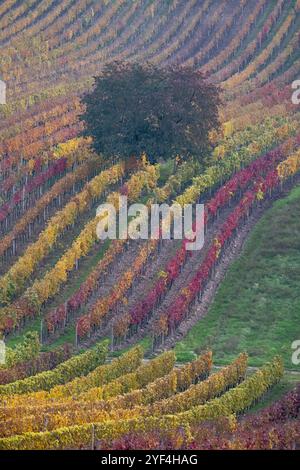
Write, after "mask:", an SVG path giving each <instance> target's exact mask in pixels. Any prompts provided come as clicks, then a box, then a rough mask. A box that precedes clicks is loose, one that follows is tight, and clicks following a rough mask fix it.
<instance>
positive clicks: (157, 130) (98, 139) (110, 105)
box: [81, 62, 220, 162]
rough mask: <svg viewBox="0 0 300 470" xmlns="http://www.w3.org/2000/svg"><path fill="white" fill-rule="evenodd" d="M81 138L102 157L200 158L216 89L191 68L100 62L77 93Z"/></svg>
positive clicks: (214, 122) (213, 123)
mask: <svg viewBox="0 0 300 470" xmlns="http://www.w3.org/2000/svg"><path fill="white" fill-rule="evenodd" d="M83 103H84V104H85V106H86V108H85V112H84V114H83V115H82V116H81V119H82V120H83V121H84V122H85V131H84V135H85V136H92V137H93V140H94V147H95V150H96V151H97V152H101V153H102V154H103V155H104V156H106V157H107V158H110V157H112V156H117V157H119V158H122V159H124V158H125V159H126V158H130V157H133V156H134V157H136V158H138V157H139V156H140V155H141V154H142V153H143V152H145V153H146V154H147V156H148V158H149V160H150V161H151V162H156V161H157V159H158V158H159V157H162V158H168V157H175V156H176V155H178V154H180V155H181V156H182V157H183V158H189V157H191V156H192V157H194V158H198V159H199V160H202V159H203V158H204V157H205V156H206V155H207V152H208V150H209V148H210V144H209V138H208V135H209V132H210V131H211V130H213V129H217V128H218V126H219V121H218V106H219V104H220V98H219V92H218V89H217V88H216V87H215V86H214V85H212V84H209V83H207V82H206V81H205V79H204V78H203V75H202V74H201V73H200V72H198V71H195V70H193V69H192V68H182V67H179V66H172V67H168V68H158V67H156V66H154V65H152V64H149V63H147V64H145V65H139V64H128V63H117V62H115V63H113V64H109V65H106V66H105V67H104V69H103V71H102V72H101V74H100V75H99V76H98V77H95V86H94V89H93V91H92V92H91V93H89V94H86V95H85V96H84V97H83Z"/></svg>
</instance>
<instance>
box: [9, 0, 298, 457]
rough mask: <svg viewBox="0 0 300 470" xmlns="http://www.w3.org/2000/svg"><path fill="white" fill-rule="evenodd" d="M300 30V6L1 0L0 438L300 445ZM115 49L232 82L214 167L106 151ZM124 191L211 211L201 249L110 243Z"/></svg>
mask: <svg viewBox="0 0 300 470" xmlns="http://www.w3.org/2000/svg"><path fill="white" fill-rule="evenodd" d="M299 31H300V0H276V1H275V0H274V1H273V0H240V1H238V2H237V1H236V0H224V1H218V0H188V1H179V0H137V1H134V2H132V1H130V0H101V1H96V0H63V1H61V2H57V1H54V0H38V1H36V0H27V1H26V2H25V1H21V2H20V1H19V0H4V1H3V2H1V4H0V46H1V57H0V79H1V80H0V85H1V81H3V82H4V83H5V84H6V97H5V104H0V340H2V338H3V340H2V341H1V343H3V344H5V361H4V363H1V362H0V449H1V450H46V449H84V450H86V449H97V450H100V449H101V450H103V449H105V450H110V449H111V450H112V449H117V450H124V449H132V450H133V449H190V450H193V449H206V450H208V449H209V450H211V449H231V450H241V449H300V369H299V367H300V366H299V363H300V359H298V361H297V360H296V361H295V360H294V359H292V355H293V349H296V347H295V348H293V346H292V344H294V343H295V342H297V341H298V344H299V345H300V322H299V294H298V293H299V279H300V271H299V266H300V264H299V263H300V258H299V253H300V244H299V230H300V222H299V221H300V217H299V216H300V213H299V202H300V190H299V182H300V105H299V104H298V105H297V104H294V102H293V100H292V94H293V88H292V83H293V82H294V81H296V80H299V79H300V75H299V70H300V33H299ZM116 61H118V62H123V61H124V62H126V64H136V63H138V64H149V63H150V64H153V65H154V66H155V67H160V68H167V67H173V66H174V67H175V66H178V65H179V66H183V67H187V68H191V69H193V70H197V71H200V72H202V74H203V77H204V78H205V80H206V82H207V83H208V84H209V85H216V86H217V87H218V90H219V93H220V97H221V105H220V107H219V121H220V126H219V129H218V130H213V131H211V132H210V133H209V149H210V150H209V155H208V156H207V157H206V158H205V160H204V161H198V160H197V159H195V158H186V156H185V155H178V156H176V159H174V161H173V160H172V159H171V158H158V157H159V156H157V160H155V161H152V160H151V159H150V158H148V155H147V152H145V153H143V154H142V155H140V158H139V159H138V161H134V162H132V161H131V160H130V159H125V158H121V159H118V158H116V156H115V155H111V158H110V159H107V158H105V156H104V154H103V153H102V152H101V151H100V152H98V151H97V149H95V146H94V145H93V138H92V137H91V136H87V135H85V133H84V127H85V126H84V123H83V120H82V119H81V116H82V115H83V113H84V110H85V105H84V101H83V97H84V96H86V93H87V92H89V91H91V90H92V88H93V80H94V78H93V77H95V76H97V75H98V74H99V73H101V72H102V70H103V69H104V67H105V66H109V65H110V64H114V63H116ZM298 96H299V93H298ZM191 101H192V99H191ZM150 153H151V152H150ZM124 195H125V196H126V197H127V199H128V203H130V204H134V203H136V204H144V205H145V206H146V207H150V206H151V204H154V203H156V204H157V203H158V204H163V203H165V204H172V203H178V204H179V205H181V206H184V205H186V204H196V203H201V204H204V227H203V230H204V234H205V236H204V245H203V247H202V249H201V250H195V251H190V250H189V249H188V244H189V241H190V240H189V239H188V238H187V237H186V238H183V239H181V240H179V239H170V240H164V239H161V238H160V237H159V236H157V237H155V238H153V239H138V240H135V239H132V238H129V237H124V238H119V239H114V240H109V239H106V240H104V241H103V240H99V238H98V237H97V226H98V224H99V222H100V221H101V216H100V215H99V214H98V213H97V211H96V210H97V207H98V206H99V204H111V205H112V206H113V207H114V209H115V212H116V214H119V212H120V211H121V207H120V204H119V198H120V197H121V196H124ZM167 223H168V219H167V217H165V218H162V221H161V228H160V232H161V231H162V230H163V227H164V226H165V224H167ZM136 225H137V220H136V219H135V218H132V219H130V221H129V228H128V231H129V232H130V230H131V227H132V230H134V228H135V227H136ZM193 228H194V230H199V227H198V226H197V224H196V221H194V222H193ZM0 346H1V344H0ZM299 347H300V346H299ZM0 353H1V350H0ZM295 355H297V354H294V355H293V357H294V356H295ZM0 357H1V356H0ZM298 358H300V354H298Z"/></svg>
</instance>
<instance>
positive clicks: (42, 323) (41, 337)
mask: <svg viewBox="0 0 300 470" xmlns="http://www.w3.org/2000/svg"><path fill="white" fill-rule="evenodd" d="M43 326H44V320H43V319H41V332H40V342H41V344H43Z"/></svg>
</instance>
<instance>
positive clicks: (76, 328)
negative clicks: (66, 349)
mask: <svg viewBox="0 0 300 470" xmlns="http://www.w3.org/2000/svg"><path fill="white" fill-rule="evenodd" d="M75 347H76V349H77V348H78V323H76V327H75Z"/></svg>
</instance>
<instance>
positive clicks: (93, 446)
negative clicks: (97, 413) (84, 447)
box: [91, 424, 95, 450]
mask: <svg viewBox="0 0 300 470" xmlns="http://www.w3.org/2000/svg"><path fill="white" fill-rule="evenodd" d="M91 447H92V450H95V425H94V424H92V446H91Z"/></svg>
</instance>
